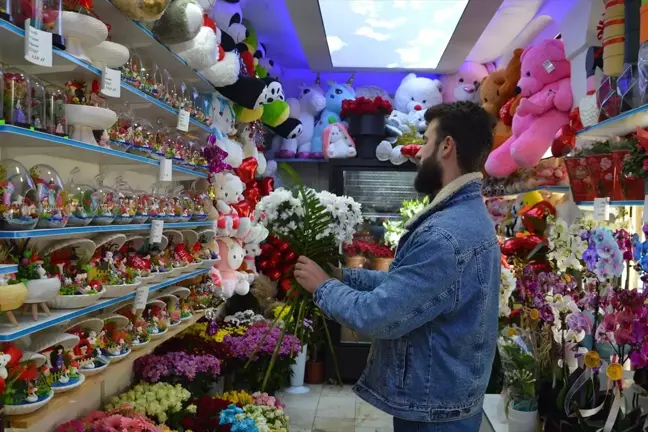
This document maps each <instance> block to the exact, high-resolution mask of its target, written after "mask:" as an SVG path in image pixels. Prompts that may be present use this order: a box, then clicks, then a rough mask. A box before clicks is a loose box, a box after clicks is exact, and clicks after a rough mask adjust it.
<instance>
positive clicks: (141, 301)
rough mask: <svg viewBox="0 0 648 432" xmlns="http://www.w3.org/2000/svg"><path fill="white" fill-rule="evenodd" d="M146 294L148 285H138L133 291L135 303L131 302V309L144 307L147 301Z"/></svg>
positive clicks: (147, 293) (142, 308)
mask: <svg viewBox="0 0 648 432" xmlns="http://www.w3.org/2000/svg"><path fill="white" fill-rule="evenodd" d="M148 295H149V287H148V285H144V286H138V287H137V291H135V303H134V304H133V309H135V310H136V311H137V310H144V309H146V303H148Z"/></svg>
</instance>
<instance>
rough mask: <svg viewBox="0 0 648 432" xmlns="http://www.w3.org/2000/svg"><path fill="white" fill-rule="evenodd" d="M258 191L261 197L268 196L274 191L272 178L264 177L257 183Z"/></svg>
mask: <svg viewBox="0 0 648 432" xmlns="http://www.w3.org/2000/svg"><path fill="white" fill-rule="evenodd" d="M259 189H260V190H261V196H268V195H270V193H271V192H272V191H274V178H272V177H265V178H263V179H261V181H260V182H259Z"/></svg>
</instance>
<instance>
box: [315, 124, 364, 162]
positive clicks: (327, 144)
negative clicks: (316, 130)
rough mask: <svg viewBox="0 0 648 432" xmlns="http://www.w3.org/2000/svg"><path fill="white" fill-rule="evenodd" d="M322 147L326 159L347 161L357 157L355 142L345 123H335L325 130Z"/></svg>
mask: <svg viewBox="0 0 648 432" xmlns="http://www.w3.org/2000/svg"><path fill="white" fill-rule="evenodd" d="M322 145H323V150H324V157H325V158H326V159H346V158H352V157H356V155H357V152H356V148H355V142H353V138H351V135H349V132H348V131H347V128H346V127H345V126H344V124H343V123H333V124H332V125H328V126H327V127H326V128H325V129H324V132H323V133H322Z"/></svg>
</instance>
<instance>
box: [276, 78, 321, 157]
mask: <svg viewBox="0 0 648 432" xmlns="http://www.w3.org/2000/svg"><path fill="white" fill-rule="evenodd" d="M288 103H289V105H290V116H291V117H292V118H296V119H299V121H301V123H302V127H303V130H302V133H301V135H299V136H298V137H297V138H295V139H283V138H281V137H278V139H279V140H280V141H281V150H280V151H279V152H278V153H277V157H278V158H293V157H295V154H297V157H299V158H308V157H310V153H311V147H312V140H313V132H314V128H315V119H316V118H317V116H318V115H319V114H320V113H321V112H322V111H323V110H324V108H326V98H325V97H324V92H323V91H322V88H321V87H320V75H319V74H317V79H316V80H315V85H311V86H308V85H306V83H302V85H301V86H299V97H298V98H297V99H294V98H291V99H289V100H288Z"/></svg>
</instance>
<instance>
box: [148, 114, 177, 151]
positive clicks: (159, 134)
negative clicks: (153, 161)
mask: <svg viewBox="0 0 648 432" xmlns="http://www.w3.org/2000/svg"><path fill="white" fill-rule="evenodd" d="M157 126H158V129H157V131H156V132H155V139H154V140H153V145H152V147H153V148H152V149H151V155H152V156H156V157H158V158H164V157H165V153H166V149H167V147H169V146H171V145H172V143H173V140H172V138H171V135H172V133H173V131H172V130H171V128H169V127H168V126H167V125H166V124H165V123H164V122H163V121H162V120H161V119H158V121H157Z"/></svg>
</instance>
